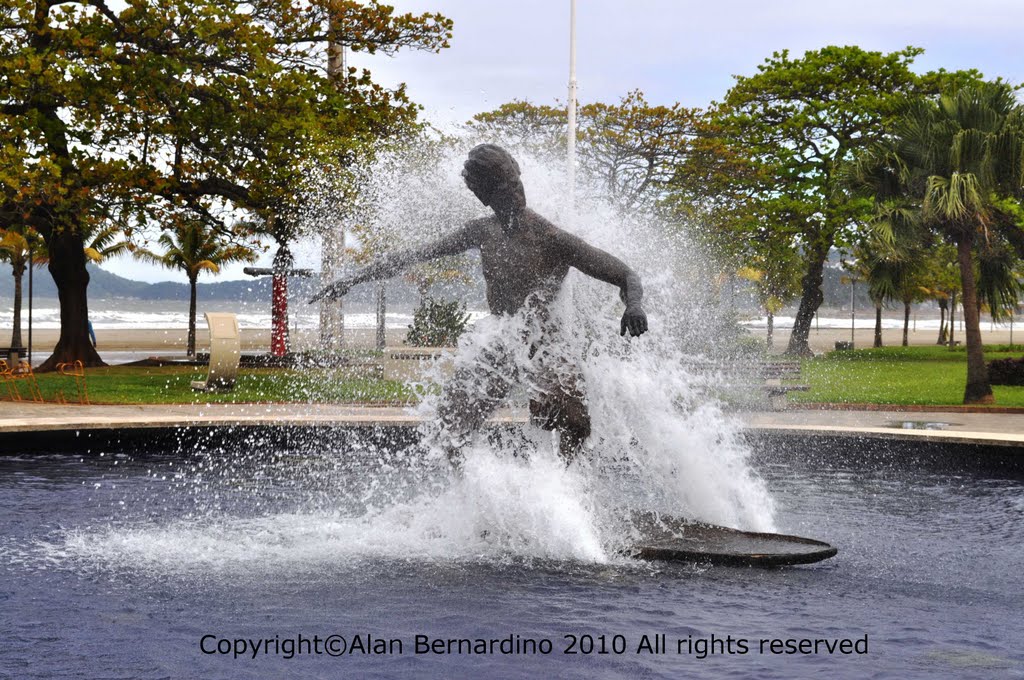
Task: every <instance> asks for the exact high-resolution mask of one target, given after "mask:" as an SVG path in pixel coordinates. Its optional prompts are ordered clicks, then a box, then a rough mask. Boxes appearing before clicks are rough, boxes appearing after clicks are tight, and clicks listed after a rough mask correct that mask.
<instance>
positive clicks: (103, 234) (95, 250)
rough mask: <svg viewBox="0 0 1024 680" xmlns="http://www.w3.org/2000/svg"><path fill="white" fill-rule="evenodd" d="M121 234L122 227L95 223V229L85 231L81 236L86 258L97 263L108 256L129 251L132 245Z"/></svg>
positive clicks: (132, 247)
mask: <svg viewBox="0 0 1024 680" xmlns="http://www.w3.org/2000/svg"><path fill="white" fill-rule="evenodd" d="M123 235H124V230H123V229H121V228H119V227H115V226H110V225H108V226H99V225H97V227H96V229H95V231H93V230H88V231H86V232H85V234H83V238H82V240H83V241H84V242H85V243H86V246H85V257H86V259H88V260H89V261H90V262H94V263H96V264H99V263H100V262H103V261H104V260H106V259H107V258H108V257H117V256H118V255H123V254H125V253H128V252H131V251H132V250H133V249H134V246H133V245H132V244H131V242H130V241H128V240H126V239H123V238H121V237H122V236H123Z"/></svg>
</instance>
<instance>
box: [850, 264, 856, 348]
mask: <svg viewBox="0 0 1024 680" xmlns="http://www.w3.org/2000/svg"><path fill="white" fill-rule="evenodd" d="M856 289H857V279H855V278H851V279H850V349H853V331H854V329H855V328H856V327H857V317H856V312H855V310H854V306H853V305H854V301H853V292H854V291H855V290H856Z"/></svg>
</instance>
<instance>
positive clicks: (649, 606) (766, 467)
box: [0, 430, 1024, 678]
mask: <svg viewBox="0 0 1024 680" xmlns="http://www.w3.org/2000/svg"><path fill="white" fill-rule="evenodd" d="M337 434H338V433H337V432H334V433H331V432H330V431H326V430H324V431H319V432H308V433H306V435H307V436H304V437H300V438H298V439H297V440H294V441H291V442H290V443H289V442H282V441H281V440H278V439H274V438H273V437H271V436H270V435H269V434H268V433H266V432H264V433H262V434H261V433H253V432H248V433H245V432H236V433H235V434H234V435H229V434H226V433H222V434H221V435H220V436H219V438H218V439H217V440H216V441H214V440H209V441H207V440H204V439H202V438H200V439H196V438H195V437H190V438H188V439H184V440H178V441H175V440H173V439H172V440H169V441H168V442H167V443H160V442H158V441H156V440H153V439H151V438H150V439H148V440H147V441H148V443H147V444H145V445H139V444H138V443H137V442H136V443H135V444H131V445H120V446H119V445H115V444H111V443H106V444H93V445H91V446H90V447H89V448H90V451H89V453H88V454H83V453H79V452H76V451H75V450H74V449H73V448H72V446H71V445H70V444H67V445H66V450H65V452H63V453H49V454H45V455H43V454H36V453H32V452H25V453H23V454H20V455H8V456H6V457H2V458H0V514H2V516H3V517H4V518H5V521H4V526H5V528H4V530H3V535H2V536H0V637H2V639H3V640H4V643H3V644H2V645H0V676H2V677H12V678H51V677H88V678H99V677H105V678H122V677H123V678H164V677H185V676H190V677H207V678H218V677H223V678H240V677H339V676H341V675H352V676H358V677H394V676H397V675H399V674H411V675H412V676H414V677H452V676H460V675H474V676H481V677H508V676H537V675H544V676H549V677H551V676H557V677H588V678H591V677H609V676H622V675H627V674H628V675H630V676H635V677H680V676H684V675H685V676H686V677H696V678H702V677H708V678H711V677H721V676H723V675H726V674H732V675H736V676H737V677H758V678H802V677H807V678H810V677H818V676H819V675H820V674H821V673H822V672H827V673H829V674H830V675H831V676H833V677H866V676H872V677H900V678H914V677H921V678H924V677H929V678H931V677H958V678H970V677H977V678H993V677H1020V676H1021V674H1022V673H1024V650H1022V649H1021V647H1020V641H1021V640H1022V639H1024V623H1022V621H1021V617H1020V612H1021V611H1024V593H1022V591H1021V588H1020V565H1021V564H1024V548H1022V547H1021V546H1022V544H1024V521H1022V520H1024V475H1022V474H1021V472H1020V469H1019V467H1017V468H1015V467H1013V466H1009V467H999V466H994V467H991V468H988V469H987V471H984V472H980V471H977V470H978V469H979V468H978V466H976V465H974V464H973V463H972V464H964V463H957V462H955V461H954V462H952V463H950V462H949V461H948V460H946V459H942V460H940V461H939V462H942V463H943V464H941V465H940V464H939V463H937V462H936V461H934V460H929V461H926V462H923V461H921V460H920V459H918V458H916V457H914V456H913V455H912V454H914V453H915V450H913V449H910V448H909V447H910V445H908V444H906V443H891V444H886V445H885V446H883V447H882V448H883V449H884V451H883V455H880V456H879V455H873V456H872V457H871V458H870V459H863V458H860V457H857V456H855V455H853V454H856V453H858V452H863V451H864V450H865V447H864V446H863V445H854V444H850V443H849V442H842V443H840V442H837V441H832V442H828V441H827V440H826V441H825V443H824V444H823V443H822V440H818V441H815V442H801V441H798V440H779V439H775V440H764V441H761V442H759V443H755V456H754V458H753V459H752V465H753V466H754V468H755V469H756V471H757V472H758V474H759V475H760V477H761V478H762V479H763V480H764V483H765V485H766V486H767V489H768V491H769V492H770V494H771V496H772V499H773V501H774V506H775V524H776V528H777V529H778V530H779V531H782V532H786V533H794V534H800V535H808V536H813V537H816V538H821V539H823V540H827V541H829V542H830V543H832V544H834V545H836V546H838V547H839V548H840V553H839V555H838V556H837V557H836V558H834V559H832V560H830V561H828V562H824V563H821V564H818V565H813V566H807V567H795V568H789V569H777V570H756V569H749V568H729V567H713V568H710V567H703V566H700V565H684V564H650V563H642V562H636V561H632V560H628V559H625V558H622V557H618V556H616V555H615V554H614V553H613V552H611V551H609V550H608V549H607V546H606V545H605V544H604V543H603V541H604V542H606V541H607V540H608V538H607V535H606V534H605V533H602V531H603V529H602V528H601V527H600V526H597V527H596V528H595V527H593V526H592V527H590V528H589V529H588V528H587V527H581V526H575V525H574V524H573V522H561V523H559V522H553V521H546V520H545V518H544V515H545V513H563V514H565V515H567V516H576V513H577V509H575V508H573V507H570V506H569V505H567V504H569V503H570V499H568V498H565V497H559V496H558V495H557V494H556V493H555V492H554V491H553V490H552V489H551V488H544V486H543V484H544V477H551V476H552V473H550V471H546V472H545V473H544V475H542V476H540V477H534V478H531V479H530V481H529V484H526V485H524V486H522V487H518V488H512V487H509V494H510V496H516V495H518V496H519V497H520V502H522V503H525V504H526V505H530V504H539V503H542V501H541V500H540V499H541V498H542V497H545V496H547V497H548V499H547V500H546V501H543V502H545V503H548V505H546V506H543V507H542V508H540V509H539V510H538V511H537V513H536V514H530V513H526V514H525V515H524V516H520V517H519V518H518V519H517V520H516V521H514V522H513V521H511V520H510V521H509V523H508V524H506V525H503V526H502V525H496V526H494V527H492V529H491V530H490V531H486V530H485V531H481V526H483V525H484V524H483V523H486V522H487V521H491V519H493V517H496V516H498V515H497V513H502V512H508V511H509V507H511V506H508V507H493V508H490V509H486V508H484V509H479V506H480V504H479V500H480V498H479V496H477V497H474V503H475V504H476V505H474V507H475V508H478V509H477V510H474V512H476V513H477V515H476V516H474V517H469V516H467V513H468V512H469V510H468V506H464V507H460V506H459V505H458V503H459V498H460V497H459V496H458V495H446V494H451V493H452V491H451V490H450V489H446V488H445V486H444V484H442V483H440V482H437V480H431V479H430V478H429V475H426V476H424V473H422V472H421V471H417V468H416V466H409V465H407V464H406V463H405V462H403V459H402V457H400V456H395V457H393V458H387V457H380V456H370V455H364V454H363V453H361V451H363V449H362V448H361V444H360V442H359V440H358V438H351V437H341V438H339V437H338V436H337ZM147 437H148V436H147ZM232 442H234V444H232ZM243 442H244V445H243ZM829 447H832V450H831V451H830V450H829ZM889 447H892V448H889ZM840 448H841V452H842V454H843V455H839V452H840V451H839V449H840ZM49 449H50V450H60V446H53V445H51V446H50V447H49ZM877 449H878V447H875V449H874V450H873V452H874V453H875V454H877V453H878V451H877ZM129 450H131V451H134V453H130V452H128V451H129ZM257 450H258V451H261V452H264V454H263V456H262V459H263V461H264V462H263V463H262V464H261V465H259V466H255V465H252V464H251V463H250V462H249V461H250V460H251V459H252V458H251V455H250V454H251V453H252V452H253V451H257ZM140 452H144V453H140ZM211 460H216V461H217V462H218V464H217V466H216V467H214V466H212V465H209V464H208V463H209V461H211ZM507 464H508V465H518V463H517V462H516V461H510V462H508V463H507ZM384 468H386V472H387V473H388V475H387V476H388V478H391V479H405V480H406V481H409V480H411V479H412V478H415V480H413V481H415V485H413V484H406V483H396V484H395V485H393V486H391V487H390V488H389V489H387V490H384V489H382V488H379V487H380V484H381V481H380V480H381V479H382V475H381V474H380V473H381V471H382V470H383V469H384ZM215 470H217V471H219V472H214V471H215ZM489 474H491V475H500V474H501V470H500V469H499V470H491V471H490V472H489ZM435 482H437V483H435ZM506 482H507V484H506V486H507V485H508V484H512V482H511V481H509V480H503V483H506ZM432 485H433V486H432ZM413 486H415V487H417V488H421V489H422V488H424V487H430V488H433V491H432V492H431V493H429V494H428V496H429V498H430V499H433V500H422V499H417V497H416V495H415V494H411V493H410V491H409V489H411V488H413ZM531 494H534V495H531ZM385 497H386V498H387V499H388V501H387V503H384V502H383V501H382V499H383V498H385ZM442 502H443V503H442ZM509 502H510V503H511V501H509ZM441 504H447V505H450V506H452V507H451V508H449V509H448V510H447V511H442V510H441V509H439V506H440V505H441ZM591 511H592V512H596V510H595V509H591ZM481 513H482V514H481ZM488 513H495V514H493V515H488ZM588 541H592V543H591V542H588ZM331 636H341V637H342V638H344V644H345V653H344V654H343V655H341V656H331V655H330V654H328V653H327V649H326V647H325V645H327V644H331V645H334V647H333V651H334V652H337V651H339V647H338V645H339V644H341V643H340V642H338V638H332V637H331ZM417 636H421V637H417ZM865 636H866V640H865ZM450 639H451V640H468V641H470V642H469V643H466V644H468V645H475V644H477V643H475V642H473V641H475V640H477V639H483V640H485V641H487V640H492V639H493V640H495V641H496V642H495V643H493V644H492V643H485V644H492V647H491V649H490V650H489V651H488V652H487V653H474V650H473V649H472V648H470V647H467V646H463V648H462V649H461V650H460V649H459V648H458V645H459V643H458V642H456V643H449V642H448V640H450ZM235 640H247V641H249V642H245V643H236V642H235ZM256 640H263V641H264V642H261V643H259V644H260V645H261V647H259V648H258V650H257V653H256V655H255V658H252V651H253V642H252V641H256ZM267 640H269V643H268V642H266V641H267ZM300 640H301V641H300ZM315 640H319V643H318V644H314V641H315ZM328 640H333V642H330V643H328ZM775 640H778V641H781V642H777V643H776V642H772V641H775ZM787 640H789V641H792V642H790V643H788V644H789V645H790V646H789V647H787V642H786V641H787ZM800 640H810V641H814V640H825V641H827V644H832V645H835V644H836V642H835V641H837V640H839V641H841V640H849V641H850V642H849V643H848V644H847V646H846V647H833V651H832V652H831V653H830V652H829V651H828V647H827V646H826V644H825V643H819V644H818V646H817V653H814V652H813V651H806V652H805V651H802V650H800V649H799V648H798V645H799V641H800ZM297 641H299V642H297ZM302 641H304V642H302ZM378 641H379V642H378ZM395 641H397V642H398V643H399V644H398V645H396V643H395ZM417 641H419V642H420V647H419V648H418V647H417V646H416V643H417ZM741 642H742V643H743V644H742V645H741V644H740V643H741ZM243 644H244V645H245V646H244V647H243V646H241V645H243ZM547 644H550V652H549V653H544V650H546V649H548V647H547ZM809 644H810V646H809V647H805V649H806V650H811V649H812V648H813V647H814V644H813V642H811V643H809ZM375 645H377V647H375ZM453 645H454V646H453ZM502 645H505V647H504V648H503V647H502ZM773 645H774V646H773ZM858 645H860V646H858ZM314 647H316V649H320V650H322V651H321V653H319V654H318V653H316V649H314ZM363 649H365V650H366V651H367V652H374V651H376V652H378V653H363ZM505 649H507V650H510V651H511V653H503V652H504V650H505ZM289 650H291V653H289ZM567 650H568V651H575V652H577V653H566V651H567ZM791 650H795V651H796V653H792V651H791ZM841 650H847V651H848V653H844V652H843V651H841ZM268 651H269V653H268ZM460 651H461V652H462V653H460ZM221 652H226V653H221ZM235 652H239V653H240V655H239V656H238V657H237V658H236V657H235ZM438 652H444V653H438ZM289 657H290V658H289Z"/></svg>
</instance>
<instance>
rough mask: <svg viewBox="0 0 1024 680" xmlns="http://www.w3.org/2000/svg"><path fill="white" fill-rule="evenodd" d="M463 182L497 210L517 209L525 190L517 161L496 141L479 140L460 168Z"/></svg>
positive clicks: (481, 200)
mask: <svg viewBox="0 0 1024 680" xmlns="http://www.w3.org/2000/svg"><path fill="white" fill-rule="evenodd" d="M462 177H463V179H465V180H466V186H467V187H469V190H470V191H472V192H473V193H474V194H475V195H476V197H477V198H479V199H480V202H481V203H483V204H484V205H487V206H490V207H492V208H494V209H495V210H498V211H505V210H510V211H511V212H513V213H517V212H520V211H521V210H523V208H525V207H526V191H525V190H524V189H523V183H522V181H521V180H520V179H519V164H518V163H516V159H514V158H512V155H511V154H509V152H508V151H505V149H503V148H501V147H500V146H497V145H496V144H481V145H479V146H475V147H473V149H472V150H471V151H470V152H469V158H468V159H466V162H465V164H464V165H463V169H462Z"/></svg>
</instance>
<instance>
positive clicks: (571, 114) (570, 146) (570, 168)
mask: <svg viewBox="0 0 1024 680" xmlns="http://www.w3.org/2000/svg"><path fill="white" fill-rule="evenodd" d="M566 114H567V116H568V125H569V127H568V133H567V135H566V172H567V175H568V178H569V221H570V222H571V221H572V214H573V210H574V208H575V206H576V0H569V102H568V110H567V111H566Z"/></svg>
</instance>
